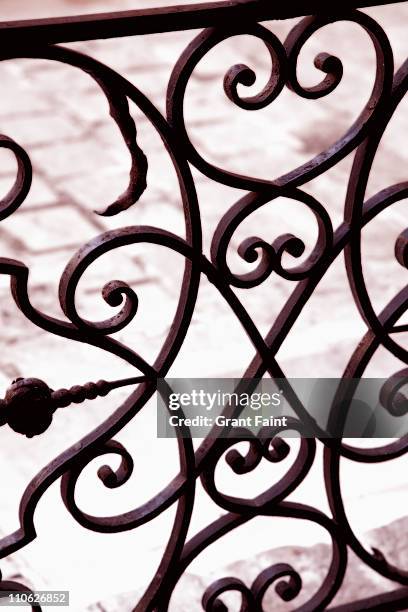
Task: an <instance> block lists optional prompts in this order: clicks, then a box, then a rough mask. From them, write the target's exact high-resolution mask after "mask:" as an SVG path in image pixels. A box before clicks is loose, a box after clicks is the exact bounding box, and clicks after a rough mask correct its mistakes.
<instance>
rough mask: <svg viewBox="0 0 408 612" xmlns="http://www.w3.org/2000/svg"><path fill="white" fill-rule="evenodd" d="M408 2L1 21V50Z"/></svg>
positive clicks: (248, 0)
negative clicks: (4, 47) (10, 46)
mask: <svg viewBox="0 0 408 612" xmlns="http://www.w3.org/2000/svg"><path fill="white" fill-rule="evenodd" d="M403 1H404V0H396V2H395V1H394V2H392V1H391V0H342V1H341V2H339V3H338V5H337V7H336V5H335V4H333V3H331V2H327V0H292V1H290V2H279V3H278V2H275V1H274V0H233V1H223V2H209V3H201V4H187V5H183V6H169V7H163V8H153V9H139V10H134V11H121V12H113V13H112V12H111V13H100V14H91V15H77V16H65V17H55V18H47V19H30V20H23V21H3V22H0V46H4V45H7V46H9V45H12V46H13V47H25V46H27V45H31V44H53V43H67V42H77V41H81V40H96V39H102V38H119V37H122V36H133V35H136V34H154V33H160V32H173V31H178V30H191V29H197V28H205V27H208V26H212V25H215V24H217V25H226V24H229V25H231V24H233V23H234V21H235V20H243V19H254V20H256V21H267V20H268V19H288V18H291V17H301V16H303V15H311V14H314V15H315V14H330V15H334V14H339V13H345V12H346V11H348V10H350V9H355V8H367V7H373V6H380V5H386V4H396V3H400V2H403Z"/></svg>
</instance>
